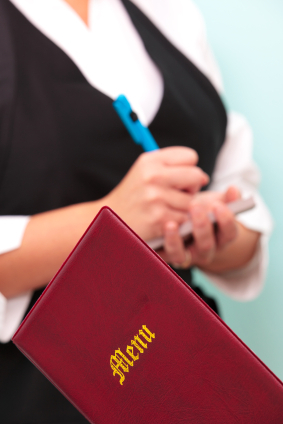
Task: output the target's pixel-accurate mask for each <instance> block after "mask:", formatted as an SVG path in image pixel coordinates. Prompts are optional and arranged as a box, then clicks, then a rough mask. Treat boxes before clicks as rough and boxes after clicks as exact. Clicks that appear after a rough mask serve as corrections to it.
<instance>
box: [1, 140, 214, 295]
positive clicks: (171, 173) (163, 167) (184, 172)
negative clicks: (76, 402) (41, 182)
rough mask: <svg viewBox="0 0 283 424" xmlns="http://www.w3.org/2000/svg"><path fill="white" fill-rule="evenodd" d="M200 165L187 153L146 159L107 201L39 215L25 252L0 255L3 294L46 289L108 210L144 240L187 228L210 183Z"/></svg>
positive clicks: (174, 150) (171, 150)
mask: <svg viewBox="0 0 283 424" xmlns="http://www.w3.org/2000/svg"><path fill="white" fill-rule="evenodd" d="M197 160H198V157H197V154H196V152H195V151H194V150H192V149H189V148H186V147H168V148H166V149H161V150H158V151H155V152H151V153H145V154H143V155H141V156H140V157H139V158H138V159H137V160H136V162H135V163H134V164H133V166H132V167H131V169H130V170H129V171H128V173H127V174H126V176H125V177H124V178H123V180H122V181H121V182H120V184H118V186H117V187H116V188H115V189H114V190H112V191H111V192H110V193H109V194H108V195H107V196H105V197H104V198H102V199H99V200H95V201H92V202H86V203H79V204H76V205H70V206H66V207H64V208H60V209H55V210H51V211H47V212H43V213H39V214H37V215H33V216H32V217H31V219H30V221H29V223H28V225H27V227H26V230H25V233H24V237H23V240H22V244H21V246H20V248H19V249H15V250H13V251H11V252H7V253H4V254H2V255H0V292H2V294H3V295H4V296H6V297H13V296H16V295H18V294H20V293H23V292H25V291H27V290H30V289H35V288H38V287H43V286H44V285H45V284H46V282H47V281H49V280H50V279H51V278H52V277H53V275H54V274H55V272H56V271H57V270H58V268H59V266H60V265H61V264H62V262H63V261H64V260H65V258H66V257H67V255H68V254H69V253H70V251H71V250H72V248H73V247H74V246H75V244H76V243H77V241H78V239H79V238H80V237H81V235H82V234H83V233H84V231H85V230H86V228H87V227H88V225H89V224H90V223H91V221H92V219H93V218H94V217H95V215H96V214H97V213H98V212H99V210H100V209H101V208H102V206H105V205H107V206H110V207H111V208H112V209H113V210H114V211H115V212H117V213H118V215H119V216H121V218H122V219H123V220H124V221H125V222H127V224H128V225H130V226H131V227H132V228H133V229H134V230H135V231H136V232H137V233H138V234H139V235H140V236H141V237H142V238H143V239H144V240H149V239H151V238H153V237H156V236H159V235H161V234H162V233H163V229H164V225H165V223H166V222H168V221H175V222H177V223H179V224H181V223H182V222H183V221H185V220H186V219H187V214H188V209H189V203H190V200H191V197H192V195H193V194H194V193H196V192H197V191H198V190H199V189H200V188H201V187H202V186H203V185H205V184H207V183H208V176H207V175H206V174H205V173H204V172H203V171H201V170H200V169H199V168H198V167H197V166H196V164H197Z"/></svg>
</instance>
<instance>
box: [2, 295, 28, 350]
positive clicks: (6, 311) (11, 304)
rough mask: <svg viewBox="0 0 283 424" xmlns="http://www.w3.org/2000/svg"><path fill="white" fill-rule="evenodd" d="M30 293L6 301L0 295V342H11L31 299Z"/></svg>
mask: <svg viewBox="0 0 283 424" xmlns="http://www.w3.org/2000/svg"><path fill="white" fill-rule="evenodd" d="M32 294H33V292H32V291H29V292H27V293H24V294H21V295H19V296H16V297H13V298H11V299H6V298H5V297H4V296H3V295H2V293H0V342H1V343H7V342H9V341H10V340H11V338H12V337H13V335H14V334H15V332H16V330H17V328H18V327H19V325H20V323H21V321H22V319H23V317H24V315H25V313H26V310H27V308H28V305H29V303H30V301H31V298H32Z"/></svg>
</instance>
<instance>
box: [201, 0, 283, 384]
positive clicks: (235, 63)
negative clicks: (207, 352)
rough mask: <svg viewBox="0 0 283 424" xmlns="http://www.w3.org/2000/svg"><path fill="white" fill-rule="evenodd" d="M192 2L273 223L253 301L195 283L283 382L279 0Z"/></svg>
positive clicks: (282, 31)
mask: <svg viewBox="0 0 283 424" xmlns="http://www.w3.org/2000/svg"><path fill="white" fill-rule="evenodd" d="M195 3H196V4H197V5H198V6H199V8H200V9H201V11H202V13H203V15H204V17H205V20H206V24H207V32H208V38H209V41H210V44H211V46H212V48H213V51H214V54H215V56H216V59H217V61H218V64H219V65H220V68H221V71H222V75H223V80H224V86H225V99H226V104H227V105H228V107H229V109H233V110H236V111H238V112H241V113H243V114H244V115H245V116H246V117H247V118H248V120H249V122H250V124H251V125H252V127H253V131H254V139H255V149H254V157H255V160H256V162H257V163H258V165H259V167H260V169H261V171H262V183H261V193H262V195H263V197H264V198H265V201H266V203H267V204H268V206H269V208H270V210H271V213H272V215H273V218H274V221H275V229H274V233H273V236H272V238H271V242H270V265H269V271H268V277H267V281H266V285H265V288H264V290H263V292H262V293H261V295H260V296H259V297H258V298H257V299H256V300H254V301H252V302H248V303H238V302H234V301H232V300H230V299H228V298H227V297H226V296H224V295H222V294H221V293H219V291H217V290H216V289H214V288H211V286H210V285H209V284H207V283H206V282H205V281H204V282H203V283H202V284H203V286H205V288H206V290H207V291H208V292H209V293H212V294H214V295H215V294H216V296H217V298H218V299H219V302H220V306H221V311H222V315H223V317H224V319H225V321H226V322H227V323H228V325H229V326H230V327H231V328H232V329H233V330H234V331H235V332H236V334H238V335H239V336H240V337H241V338H242V340H243V341H244V342H245V343H246V344H247V345H248V346H249V347H250V348H251V349H252V350H253V351H254V352H255V353H256V354H257V355H258V356H259V357H260V358H261V359H262V360H263V361H264V362H265V363H266V364H267V365H268V366H269V367H270V368H271V370H272V371H273V372H275V374H277V375H278V377H279V378H281V379H282V380H283V255H282V253H283V1H282V0H195ZM198 278H200V277H199V276H198ZM231 359H232V358H231Z"/></svg>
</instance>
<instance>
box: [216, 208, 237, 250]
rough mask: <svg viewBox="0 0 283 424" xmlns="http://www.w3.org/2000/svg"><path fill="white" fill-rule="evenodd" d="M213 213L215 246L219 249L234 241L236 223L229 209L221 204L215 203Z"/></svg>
mask: <svg viewBox="0 0 283 424" xmlns="http://www.w3.org/2000/svg"><path fill="white" fill-rule="evenodd" d="M213 213H214V215H215V218H216V222H217V245H218V247H219V248H223V247H224V246H226V245H227V244H228V243H231V242H232V241H233V240H235V239H236V237H237V233H238V226H237V222H236V220H235V216H234V215H233V213H232V212H231V211H230V209H229V208H228V207H227V206H226V205H225V204H223V203H221V202H216V203H215V204H214V205H213Z"/></svg>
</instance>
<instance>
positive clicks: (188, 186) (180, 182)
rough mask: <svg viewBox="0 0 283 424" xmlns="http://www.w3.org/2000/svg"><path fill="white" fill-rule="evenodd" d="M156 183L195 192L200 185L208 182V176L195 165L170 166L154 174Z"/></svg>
mask: <svg viewBox="0 0 283 424" xmlns="http://www.w3.org/2000/svg"><path fill="white" fill-rule="evenodd" d="M155 182H156V183H157V184H160V185H166V186H169V187H174V188H177V189H179V190H187V191H188V192H190V193H197V192H198V191H199V190H200V189H201V187H203V186H204V185H206V184H208V182H209V177H208V175H207V174H206V173H205V172H203V171H202V170H201V169H200V168H198V167H197V166H186V167H185V166H174V167H173V166H172V167H164V168H163V169H162V171H161V172H160V174H159V175H158V176H156V181H155Z"/></svg>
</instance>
